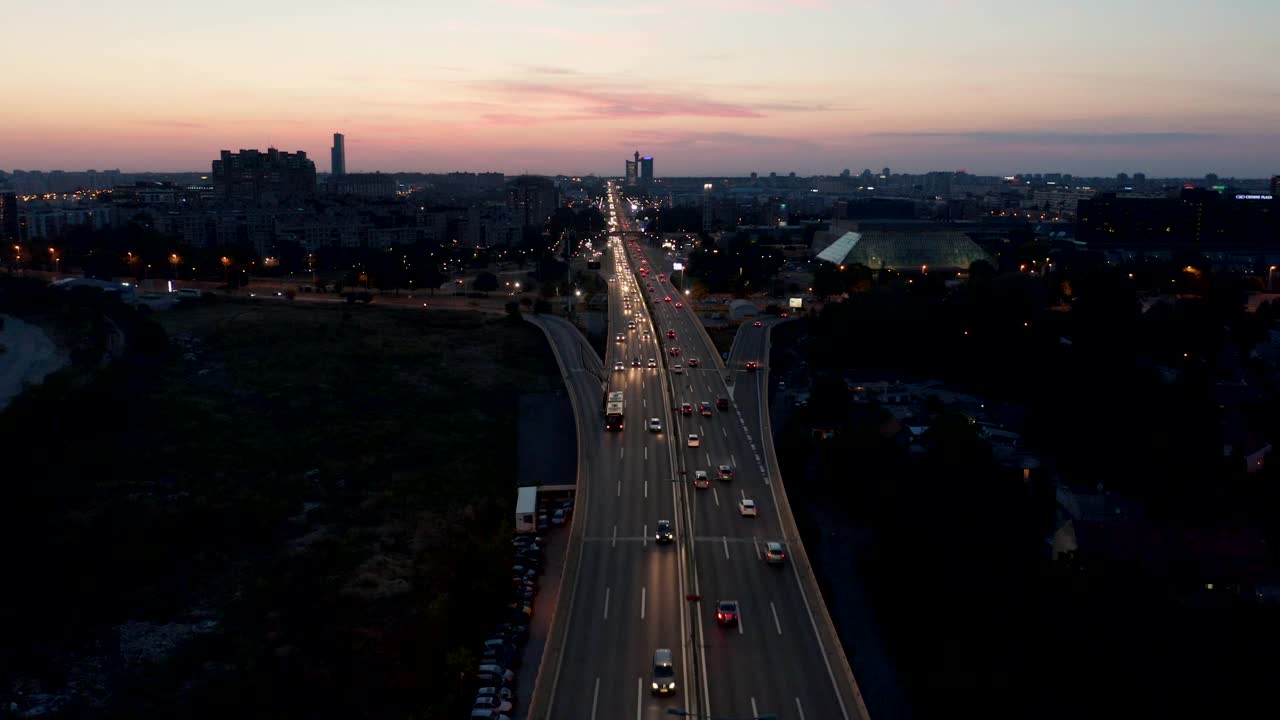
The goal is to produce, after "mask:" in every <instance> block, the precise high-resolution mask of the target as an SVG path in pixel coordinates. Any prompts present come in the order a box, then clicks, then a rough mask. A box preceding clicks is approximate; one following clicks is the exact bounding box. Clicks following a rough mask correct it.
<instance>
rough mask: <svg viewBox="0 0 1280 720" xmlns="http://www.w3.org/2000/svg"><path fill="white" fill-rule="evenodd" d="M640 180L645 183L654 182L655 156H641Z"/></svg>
mask: <svg viewBox="0 0 1280 720" xmlns="http://www.w3.org/2000/svg"><path fill="white" fill-rule="evenodd" d="M640 182H641V183H642V184H644V185H649V184H651V183H653V156H652V155H646V156H644V157H642V158H640Z"/></svg>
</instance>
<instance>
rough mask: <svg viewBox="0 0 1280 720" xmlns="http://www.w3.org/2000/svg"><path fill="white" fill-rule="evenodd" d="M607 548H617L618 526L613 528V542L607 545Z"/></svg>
mask: <svg viewBox="0 0 1280 720" xmlns="http://www.w3.org/2000/svg"><path fill="white" fill-rule="evenodd" d="M609 547H611V548H614V547H618V526H617V525H614V526H613V540H612V541H611V542H610V543H609Z"/></svg>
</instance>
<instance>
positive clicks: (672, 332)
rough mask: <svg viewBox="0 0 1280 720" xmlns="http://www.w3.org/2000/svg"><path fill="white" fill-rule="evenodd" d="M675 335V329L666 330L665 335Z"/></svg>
mask: <svg viewBox="0 0 1280 720" xmlns="http://www.w3.org/2000/svg"><path fill="white" fill-rule="evenodd" d="M675 336H676V331H675V330H668V331H667V337H669V338H673V337H675Z"/></svg>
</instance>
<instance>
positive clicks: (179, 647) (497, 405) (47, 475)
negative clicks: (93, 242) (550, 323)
mask: <svg viewBox="0 0 1280 720" xmlns="http://www.w3.org/2000/svg"><path fill="white" fill-rule="evenodd" d="M153 317H154V320H155V321H156V322H158V323H159V324H160V325H161V326H163V328H164V330H165V332H166V334H167V336H168V345H167V351H166V350H164V345H163V344H161V345H160V347H161V351H160V352H157V353H153V354H152V355H150V356H148V357H143V358H138V357H131V358H130V359H128V360H123V361H120V362H117V363H115V364H113V365H110V366H108V367H106V368H100V369H96V370H86V369H85V368H83V367H80V366H78V368H79V369H77V370H75V371H68V372H65V373H63V374H61V375H59V376H54V377H53V378H52V379H51V381H50V382H48V383H46V384H45V386H43V387H41V388H37V389H34V390H30V391H28V392H27V393H26V394H25V395H24V396H22V397H20V398H19V399H18V400H17V401H15V403H14V404H13V405H12V406H11V407H10V408H9V410H8V411H7V412H6V413H5V414H4V415H2V416H0V437H3V438H4V442H3V447H4V448H5V449H6V460H5V467H6V468H12V469H15V471H14V472H4V473H3V475H4V480H3V482H0V548H3V549H2V550H0V560H2V561H3V567H4V568H5V576H6V579H5V582H4V586H5V590H4V592H3V593H0V638H3V640H2V641H0V717H10V716H12V717H23V716H40V717H91V718H175V717H185V718H213V717H218V718H225V717H232V716H235V717H268V716H269V717H275V718H285V717H308V718H318V717H343V718H409V717H422V718H427V717H443V716H446V715H454V716H456V715H458V708H459V707H460V704H461V706H463V707H465V706H469V704H470V703H469V698H468V697H459V695H460V694H462V693H463V692H465V691H467V690H471V689H472V688H471V687H470V685H469V683H465V682H463V681H462V674H463V673H465V672H468V671H469V670H470V669H471V668H473V667H474V666H475V665H476V660H475V650H474V648H475V647H476V644H477V643H476V641H477V639H478V638H480V637H482V636H483V633H484V632H486V631H487V630H488V629H489V627H490V626H491V625H492V622H493V618H494V617H496V616H497V614H498V610H499V609H500V607H501V605H502V604H505V602H506V597H507V592H506V588H507V587H508V583H509V579H508V577H507V570H506V568H507V567H508V566H509V563H510V561H509V559H508V558H507V555H508V554H509V552H510V550H509V549H510V543H509V542H508V541H507V537H508V536H509V532H510V525H511V519H510V517H511V513H510V509H511V508H510V506H511V505H512V504H513V503H514V492H513V488H514V485H515V480H514V478H515V476H516V467H515V466H516V461H515V457H516V452H515V446H516V432H515V428H516V412H517V407H518V403H517V400H518V395H519V394H520V393H523V392H547V391H549V390H552V389H554V388H556V387H559V385H560V378H559V377H558V372H557V370H556V365H555V361H554V358H553V357H552V355H551V353H550V350H549V349H548V348H547V346H546V341H545V340H544V338H543V336H542V334H541V333H540V332H539V331H538V330H537V329H536V328H534V327H531V326H529V325H527V324H526V323H523V322H520V321H519V320H516V321H512V320H511V319H508V318H494V319H487V318H481V317H478V316H476V315H474V314H466V313H457V314H443V313H435V314H426V313H419V312H414V311H406V310H399V309H397V310H388V309H379V308H377V307H376V306H375V307H355V308H349V307H341V306H334V307H323V306H302V307H299V306H296V305H291V304H288V303H285V302H280V303H248V302H245V303H240V302H234V301H232V302H220V303H210V304H201V303H197V304H195V305H194V306H192V307H179V308H176V309H175V310H173V311H170V312H167V313H161V314H157V315H155V316H153ZM566 432H572V428H568V429H567V430H566Z"/></svg>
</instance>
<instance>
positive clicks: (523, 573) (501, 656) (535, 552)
mask: <svg viewBox="0 0 1280 720" xmlns="http://www.w3.org/2000/svg"><path fill="white" fill-rule="evenodd" d="M540 500H542V502H540V507H539V508H538V529H539V530H543V529H546V528H547V526H548V525H550V526H551V527H560V526H562V525H565V524H567V523H568V522H569V520H570V518H571V517H572V515H573V500H572V499H568V500H551V499H545V500H543V499H541V498H540ZM548 518H549V520H548ZM545 546H546V539H545V538H543V537H541V536H540V535H517V536H516V537H514V538H512V540H511V547H512V551H511V558H512V563H511V590H512V597H511V603H510V604H509V605H507V611H506V615H505V617H503V618H502V621H501V622H500V623H498V625H497V626H496V627H495V628H494V630H493V633H492V635H491V636H490V637H489V638H488V639H487V640H485V641H484V648H483V650H482V655H481V660H480V662H481V664H480V667H479V669H478V670H477V671H476V678H475V679H476V687H477V689H476V699H475V704H474V705H473V706H472V708H471V717H472V718H473V720H510V718H511V713H512V712H513V711H514V710H515V706H516V703H517V701H518V698H517V696H516V673H515V671H516V670H518V669H519V668H520V665H521V663H522V662H523V654H524V646H525V643H526V642H528V640H529V622H530V621H531V620H532V619H533V607H534V599H535V598H537V596H538V590H539V586H538V579H539V578H540V577H541V576H542V571H543V568H544V567H545V565H546V554H545V551H544V549H543V548H544V547H545Z"/></svg>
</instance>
